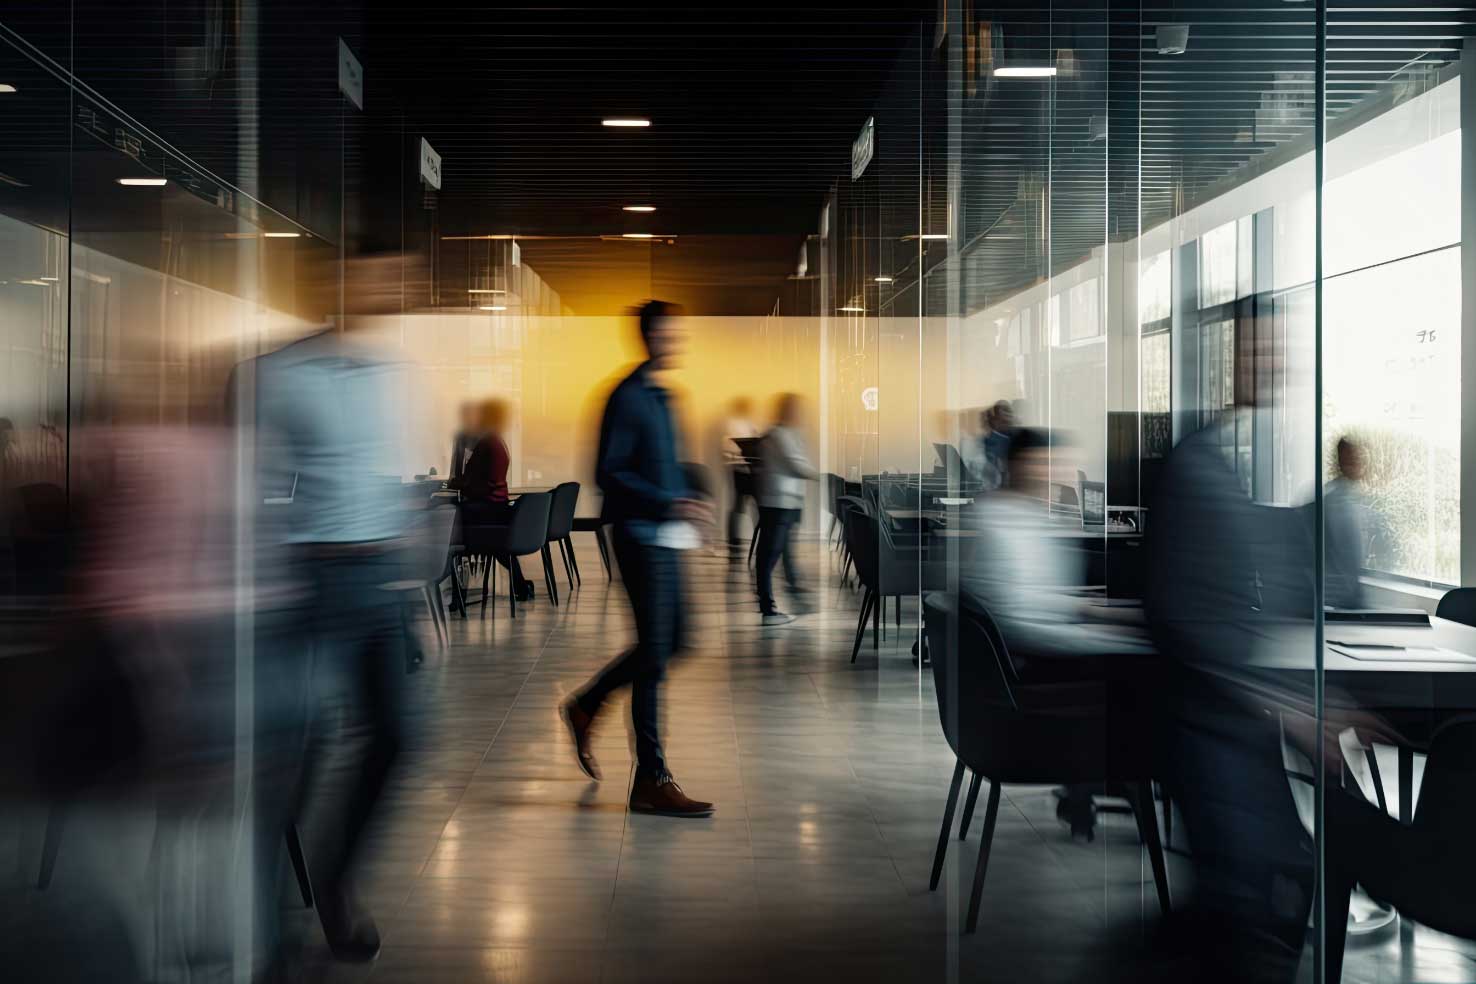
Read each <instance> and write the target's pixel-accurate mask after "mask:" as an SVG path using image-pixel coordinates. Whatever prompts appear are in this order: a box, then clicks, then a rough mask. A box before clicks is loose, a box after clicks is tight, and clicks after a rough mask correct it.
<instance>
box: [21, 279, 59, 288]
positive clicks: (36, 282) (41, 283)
mask: <svg viewBox="0 0 1476 984" xmlns="http://www.w3.org/2000/svg"><path fill="white" fill-rule="evenodd" d="M16 283H18V284H25V285H26V286H27V287H50V286H51V284H49V283H47V282H46V281H45V280H42V279H41V278H40V277H33V278H31V279H30V280H17V281H16Z"/></svg>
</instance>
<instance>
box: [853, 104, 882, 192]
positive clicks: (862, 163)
mask: <svg viewBox="0 0 1476 984" xmlns="http://www.w3.org/2000/svg"><path fill="white" fill-rule="evenodd" d="M875 153H876V117H874V116H868V117H866V125H865V126H863V127H862V128H861V135H860V136H859V137H857V138H856V140H855V142H853V143H852V144H851V180H852V181H857V180H859V179H860V177H861V175H862V174H864V173H865V172H866V165H868V164H870V163H871V158H872V155H874V154H875Z"/></svg>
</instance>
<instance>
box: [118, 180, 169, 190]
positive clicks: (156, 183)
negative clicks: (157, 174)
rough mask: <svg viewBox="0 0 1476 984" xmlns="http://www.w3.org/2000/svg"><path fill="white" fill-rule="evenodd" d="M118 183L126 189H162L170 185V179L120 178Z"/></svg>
mask: <svg viewBox="0 0 1476 984" xmlns="http://www.w3.org/2000/svg"><path fill="white" fill-rule="evenodd" d="M118 183H119V184H120V185H122V186H123V187H125V188H162V187H164V186H165V185H167V184H168V183H169V179H168V178H119V179H118Z"/></svg>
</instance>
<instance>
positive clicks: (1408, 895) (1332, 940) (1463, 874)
mask: <svg viewBox="0 0 1476 984" xmlns="http://www.w3.org/2000/svg"><path fill="white" fill-rule="evenodd" d="M1443 603H1444V602H1443V601H1442V604H1443ZM1442 617H1444V616H1442ZM1328 795H1332V792H1331V791H1329V793H1328ZM1381 812H1382V811H1381ZM1473 813H1476V719H1473V718H1471V717H1470V716H1469V715H1467V716H1463V717H1461V718H1458V719H1456V720H1453V721H1451V722H1450V723H1448V724H1445V725H1443V726H1441V727H1440V728H1438V729H1437V730H1436V732H1435V735H1434V736H1433V738H1432V739H1431V742H1430V754H1429V758H1428V759H1426V762H1425V776H1424V781H1423V783H1422V784H1421V787H1420V800H1419V804H1418V805H1417V806H1416V807H1415V811H1414V816H1413V817H1412V818H1411V821H1410V824H1409V826H1402V825H1399V824H1398V823H1397V821H1393V820H1392V819H1391V820H1390V821H1389V824H1388V825H1387V826H1385V827H1384V828H1383V832H1384V833H1387V834H1388V836H1389V843H1388V844H1387V848H1388V853H1389V854H1390V855H1392V856H1394V857H1396V858H1398V859H1399V864H1398V867H1399V869H1400V870H1399V872H1398V875H1397V876H1396V877H1395V878H1394V883H1393V884H1389V885H1383V884H1376V883H1374V884H1370V883H1367V882H1365V883H1364V887H1365V888H1366V889H1368V891H1369V893H1370V894H1371V895H1373V896H1374V897H1376V898H1377V899H1379V900H1380V901H1381V902H1386V903H1388V904H1390V905H1392V906H1393V907H1394V908H1395V909H1397V910H1398V911H1399V913H1400V915H1401V916H1404V917H1407V918H1409V919H1413V920H1414V921H1415V922H1418V923H1421V924H1422V925H1425V926H1428V927H1430V928H1431V929H1433V930H1435V931H1437V932H1441V933H1446V934H1449V935H1451V936H1459V937H1462V938H1464V939H1468V940H1471V939H1476V904H1473V900H1472V895H1471V889H1470V883H1469V880H1468V873H1469V872H1470V871H1471V870H1472V868H1473V865H1476V841H1473V840H1472V839H1471V837H1470V835H1469V833H1468V831H1469V826H1470V820H1471V817H1472V815H1473ZM1332 836H1336V834H1333V835H1332ZM1396 838H1397V839H1396ZM1420 842H1423V843H1426V844H1435V843H1438V844H1443V845H1446V846H1447V848H1454V850H1447V851H1445V852H1440V851H1429V850H1426V851H1419V850H1409V849H1407V848H1406V847H1405V846H1404V845H1406V844H1414V843H1420ZM1358 847H1359V848H1360V849H1362V850H1377V849H1378V847H1377V846H1376V845H1373V844H1359V845H1358ZM1360 853H1361V851H1360ZM1393 867H1394V866H1386V867H1385V874H1393V870H1392V869H1393ZM1330 870H1331V871H1334V872H1336V871H1337V870H1338V869H1337V868H1334V867H1332V866H1331V865H1330ZM1353 886H1354V880H1353V879H1347V880H1344V879H1342V878H1338V877H1331V878H1329V880H1328V883H1327V889H1326V893H1327V916H1326V919H1325V920H1324V926H1325V927H1326V930H1325V932H1326V934H1327V944H1326V945H1327V950H1326V960H1327V966H1326V974H1325V977H1326V980H1327V981H1328V984H1337V982H1338V981H1339V980H1340V979H1341V977H1342V970H1343V950H1344V946H1345V944H1346V942H1347V933H1348V905H1349V900H1350V897H1351V895H1352V892H1353Z"/></svg>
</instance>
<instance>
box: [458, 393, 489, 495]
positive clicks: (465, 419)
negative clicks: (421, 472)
mask: <svg viewBox="0 0 1476 984" xmlns="http://www.w3.org/2000/svg"><path fill="white" fill-rule="evenodd" d="M481 422H482V407H481V404H478V403H475V402H473V401H471V400H467V401H466V402H465V403H463V404H462V405H461V429H460V430H458V431H457V432H456V437H455V438H454V439H453V440H452V442H451V479H452V481H455V480H457V479H459V478H461V474H462V472H464V471H465V470H466V463H467V462H468V461H469V460H471V455H472V451H473V449H475V448H476V446H477V441H479V440H481V437H482V423H481Z"/></svg>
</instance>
